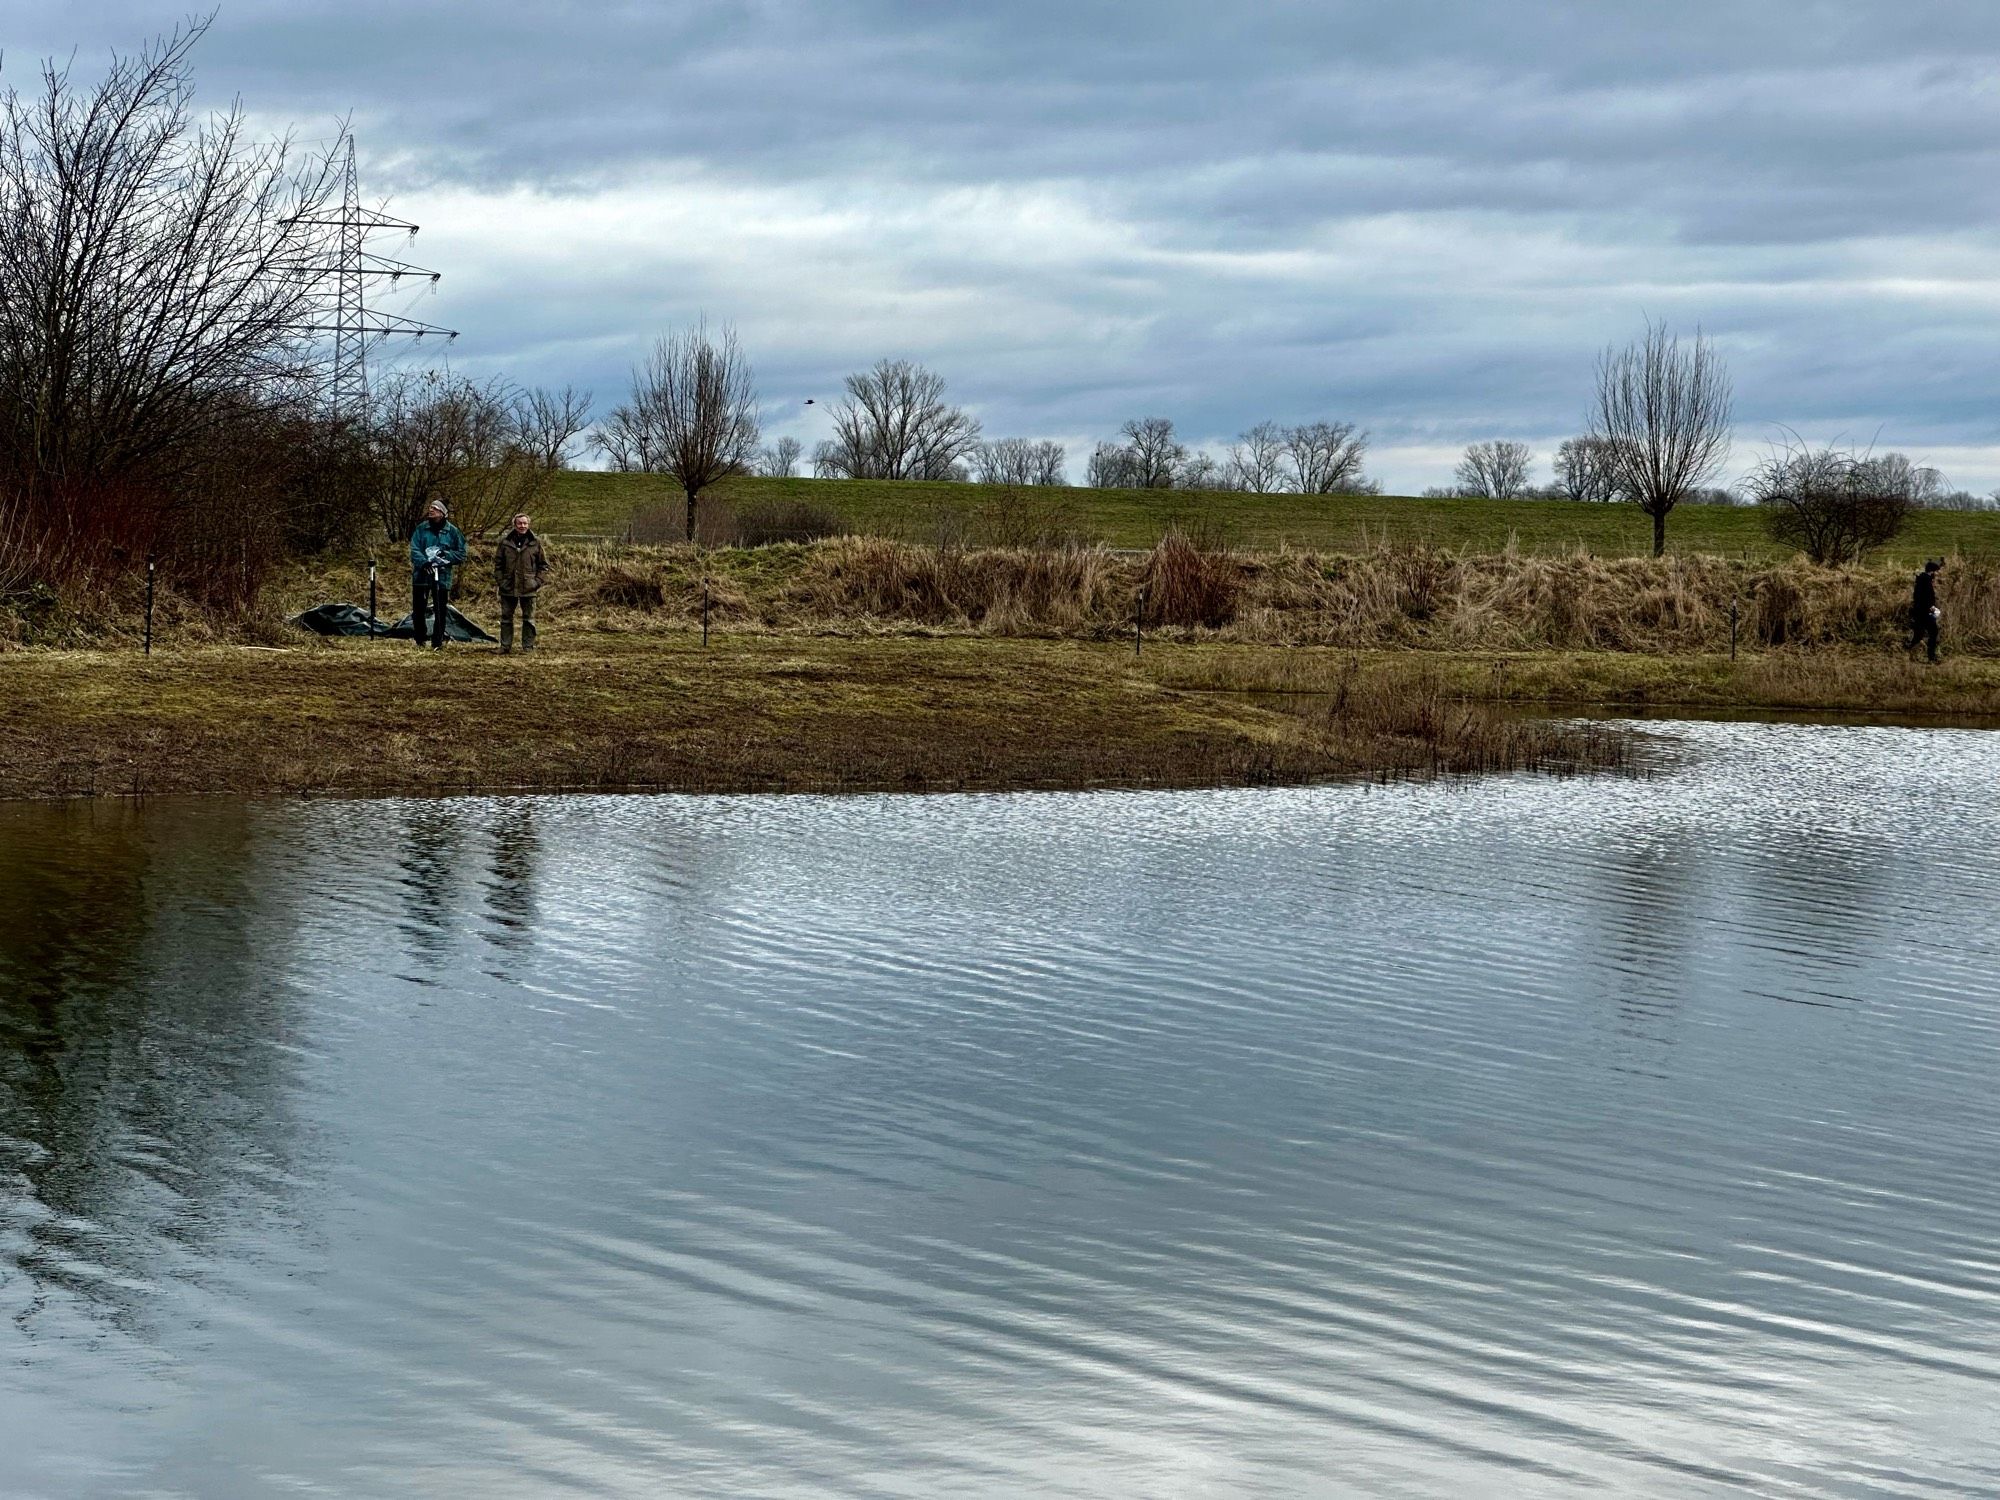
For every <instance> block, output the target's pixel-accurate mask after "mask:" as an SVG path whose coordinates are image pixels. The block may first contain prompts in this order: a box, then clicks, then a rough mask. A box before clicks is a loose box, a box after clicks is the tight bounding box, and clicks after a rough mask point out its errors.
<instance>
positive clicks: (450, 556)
mask: <svg viewBox="0 0 2000 1500" xmlns="http://www.w3.org/2000/svg"><path fill="white" fill-rule="evenodd" d="M464 561H465V533H464V532H462V531H460V530H459V529H458V528H457V527H456V526H454V525H452V524H451V521H450V520H449V519H448V518H447V513H446V511H445V508H444V501H442V500H433V501H431V503H430V508H429V509H428V510H426V511H425V512H424V518H423V520H421V521H419V522H418V523H417V529H416V530H415V531H413V532H411V533H410V596H411V605H410V624H411V625H412V626H414V627H415V629H416V634H417V645H418V646H419V647H421V646H423V645H424V644H426V643H425V640H424V636H425V633H426V632H425V628H424V622H425V619H426V617H428V616H432V615H434V616H435V619H436V629H435V632H434V633H432V634H431V638H430V641H429V645H430V648H431V649H432V650H433V651H442V650H444V621H445V610H446V609H447V608H448V607H449V602H450V599H451V570H452V568H453V567H454V566H455V565H457V564H458V563H462V562H464Z"/></svg>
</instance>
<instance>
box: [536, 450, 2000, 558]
mask: <svg viewBox="0 0 2000 1500" xmlns="http://www.w3.org/2000/svg"><path fill="white" fill-rule="evenodd" d="M717 495H718V498H719V499H720V500H721V501H722V502H723V503H724V504H734V505H744V504H749V503H760V502H768V501H794V500H796V501H804V502H806V503H808V504H810V505H813V506H815V507H817V508H820V509H823V510H827V511H830V512H832V513H833V514H834V515H836V516H837V517H838V518H839V519H840V520H841V521H842V522H843V523H844V524H845V525H846V526H847V527H848V528H849V529H850V530H853V531H856V532H860V533H865V534H869V535H876V536H888V537H897V538H901V539H903V540H906V541H934V540H937V539H939V538H940V537H941V536H948V537H952V538H957V539H963V540H967V541H971V542H974V543H986V544H989V545H990V544H1015V543H1021V542H1031V541H1036V540H1042V539H1046V538H1047V537H1049V536H1051V535H1062V536H1070V537H1074V538H1075V539H1077V540H1080V541H1087V542H1096V543H1100V544H1102V545H1104V546H1108V547H1119V548H1140V547H1150V546H1152V545H1153V544H1154V543H1155V542H1157V541H1158V540H1159V539H1160V535H1161V533H1163V532H1164V531H1166V530H1167V529H1168V528H1169V527H1172V526H1175V525H1179V526H1181V527H1183V528H1184V529H1186V528H1196V529H1200V530H1203V531H1205V532H1208V533H1210V534H1212V535H1215V536H1216V537H1218V538H1219V539H1220V540H1221V541H1223V542H1225V543H1226V544H1228V545H1230V546H1232V547H1237V548H1242V549H1244V550H1252V551H1264V550H1273V549H1277V548H1281V547H1294V548H1305V549H1309V550H1313V551H1320V552H1342V553H1350V552H1365V551H1368V550H1370V549H1371V548H1374V547H1378V546H1380V545H1382V544H1383V543H1385V542H1390V543H1401V542H1428V543H1430V544H1432V545H1434V546H1439V547H1446V548H1449V549H1451V550H1452V551H1454V552H1459V553H1474V552H1496V551H1499V550H1501V549H1503V548H1505V547H1507V546H1509V545H1512V546H1514V547H1515V548H1517V549H1518V550H1520V551H1523V552H1531V553H1553V552H1570V551H1574V550H1576V549H1578V548H1582V549H1584V550H1587V551H1589V552H1593V553H1596V554H1598V555H1600V556H1606V557H1625V556H1638V555H1643V554H1646V553H1649V552H1650V551H1651V550H1652V523H1651V522H1650V521H1649V520H1648V519H1647V518H1646V517H1645V516H1643V515H1641V514H1640V512H1639V510H1638V508H1637V507H1636V506H1631V505H1585V504H1578V503H1575V502H1571V501H1565V500H1438V499H1430V500H1426V499H1418V498H1413V497H1408V496H1390V495H1379V496H1378V495H1365V496H1364V495H1334V496H1325V497H1320V496H1304V495H1241V494H1231V493H1223V492H1215V491H1203V490H1090V489H1048V490H1033V489H1025V490H1009V489H1005V488H1002V487H998V486H987V485H971V484H944V483H933V482H923V481H905V482H891V481H882V480H838V479H739V480H734V481H731V482H730V483H729V484H727V485H724V486H722V487H721V488H720V489H719V490H718V491H717ZM680 503H681V500H680V494H679V492H678V491H677V490H675V489H674V488H673V486H672V483H671V481H669V480H667V479H665V478H664V477H662V476H660V475H657V474H598V473H585V472H574V471H572V472H565V473H563V474H561V475H558V476H557V480H556V490H555V493H554V494H553V496H551V497H550V499H549V500H548V501H547V502H546V503H545V504H544V505H543V506H542V514H541V515H540V516H538V517H537V518H536V524H537V526H538V528H539V529H540V530H542V531H544V532H545V533H548V534H551V535H555V536H563V535H599V536H614V537H615V536H623V535H624V534H625V532H626V530H627V528H628V527H629V526H630V525H631V524H632V522H633V520H634V518H635V517H650V518H651V519H652V521H653V523H654V526H655V534H656V537H657V535H658V530H657V528H658V527H660V526H661V525H671V524H672V523H673V521H674V518H676V517H678V515H679V506H680ZM1667 546H1668V550H1669V551H1671V552H1676V553H1709V554H1714V555H1716V556H1721V557H1729V558H1739V559H1743V560H1746V561H1763V560H1771V559H1776V558H1780V557H1783V556H1786V555H1788V549H1785V548H1781V547H1779V546H1777V545H1776V544H1775V543H1773V542H1772V541H1771V540H1770V538H1769V537H1768V536H1767V535H1766V534H1765V530H1764V515H1763V514H1762V513H1761V512H1760V511H1757V510H1755V509H1754V508H1751V507H1747V506H1719V505H1688V506H1682V507H1680V508H1679V509H1677V510H1675V512H1674V513H1673V515H1672V516H1670V517H1669V518H1668V522H1667ZM1952 555H1959V556H1970V557H1994V556H2000V511H1986V512H1978V511H1975V512H1963V511H1920V512H1918V513H1917V514H1916V516H1915V517H1914V518H1913V519H1912V520H1911V522H1910V525H1909V527H1908V529H1907V530H1906V531H1905V532H1904V534H1903V535H1902V537H1900V538H1899V539H1898V540H1897V541H1896V543H1895V544H1894V545H1893V546H1891V547H1889V548H1887V549H1885V550H1884V551H1883V552H1882V553H1879V554H1877V555H1876V559H1875V560H1877V561H1880V562H1886V563H1892V564H1895V565H1898V566H1902V565H1908V566H1912V567H1914V566H1915V565H1916V564H1917V563H1918V562H1919V561H1921V559H1923V558H1925V557H1931V556H1952Z"/></svg>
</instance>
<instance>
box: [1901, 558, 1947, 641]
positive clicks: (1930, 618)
mask: <svg viewBox="0 0 2000 1500" xmlns="http://www.w3.org/2000/svg"><path fill="white" fill-rule="evenodd" d="M1943 566H1944V559H1943V558H1938V557H1934V558H1932V559H1931V560H1930V561H1929V562H1927V563H1925V564H1924V570H1923V572H1921V573H1919V574H1918V575H1917V582H1916V587H1915V588H1914V589H1913V590H1912V591H1911V593H1910V644H1909V646H1908V647H1907V648H1906V649H1908V650H1912V651H1914V650H1915V649H1916V646H1917V642H1918V641H1923V642H1925V643H1926V644H1927V645H1928V646H1929V647H1930V659H1931V660H1932V661H1936V660H1937V659H1938V649H1937V648H1938V625H1939V622H1940V621H1941V620H1942V619H1943V616H1942V615H1941V614H1940V612H1939V610H1938V602H1937V576H1938V569H1940V568H1942V567H1943Z"/></svg>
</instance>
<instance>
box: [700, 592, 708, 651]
mask: <svg viewBox="0 0 2000 1500" xmlns="http://www.w3.org/2000/svg"><path fill="white" fill-rule="evenodd" d="M701 643H702V644H703V645H704V646H706V645H707V644H708V580H707V579H706V578H704V579H702V581H701Z"/></svg>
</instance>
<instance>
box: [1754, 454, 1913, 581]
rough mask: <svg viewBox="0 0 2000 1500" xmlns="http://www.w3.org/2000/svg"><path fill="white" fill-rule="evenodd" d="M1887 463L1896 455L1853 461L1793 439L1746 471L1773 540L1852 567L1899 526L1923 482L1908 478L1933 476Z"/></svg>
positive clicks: (1826, 562)
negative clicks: (1765, 510)
mask: <svg viewBox="0 0 2000 1500" xmlns="http://www.w3.org/2000/svg"><path fill="white" fill-rule="evenodd" d="M1891 458H1896V459H1900V458H1902V455H1901V454H1887V455H1884V457H1883V458H1880V459H1876V458H1867V457H1858V456H1856V455H1855V454H1852V453H1849V452H1846V451H1844V450H1842V449H1839V448H1833V447H1824V448H1814V447H1811V446H1810V445H1808V444H1806V443H1804V442H1802V441H1800V440H1798V439H1796V438H1794V439H1792V440H1790V441H1789V442H1787V444H1786V445H1785V446H1784V447H1782V448H1779V449H1777V450H1776V451H1775V452H1773V453H1772V454H1771V455H1770V456H1769V457H1768V458H1766V459H1765V460H1764V461H1763V462H1762V463H1760V464H1758V466H1757V467H1756V469H1754V470H1753V471H1752V472H1751V475H1750V479H1749V488H1750V493H1751V494H1752V496H1753V497H1755V499H1756V501H1757V503H1758V504H1759V505H1763V506H1767V507H1769V511H1770V514H1769V518H1768V521H1769V526H1770V531H1771V536H1772V537H1773V539H1775V540H1777V541H1779V542H1783V543H1785V544H1786V545H1788V546H1795V547H1798V548H1799V549H1800V550H1802V551H1803V552H1804V553H1805V554H1806V555H1807V556H1808V557H1810V558H1811V559H1812V560H1813V561H1814V562H1816V563H1821V564H1824V565H1827V566H1838V565H1839V564H1842V563H1850V562H1859V561H1860V560H1861V557H1862V556H1863V554H1865V553H1866V552H1867V551H1869V549H1871V548H1874V547H1879V546H1882V545H1883V544H1884V543H1886V542H1889V541H1893V540H1894V539H1895V536H1896V534H1897V533H1898V532H1900V531H1901V530H1902V529H1903V524H1904V523H1905V522H1906V521H1907V520H1908V519H1909V515H1910V511H1911V509H1912V508H1913V507H1914V506H1915V505H1916V503H1917V502H1916V500H1915V498H1914V492H1915V491H1916V490H1918V489H1919V488H1922V487H1923V485H1924V483H1925V481H1924V480H1923V479H1919V478H1917V477H1916V476H1917V475H1918V474H1920V473H1929V474H1935V473H1936V471H1935V470H1929V471H1922V470H1916V469H1914V467H1913V466H1912V465H1911V464H1910V463H1909V461H1908V460H1907V459H1904V460H1903V461H1902V462H1901V463H1890V462H1885V460H1886V459H1891Z"/></svg>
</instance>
